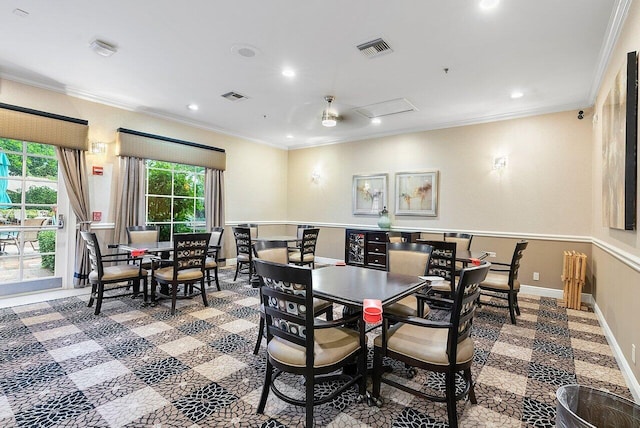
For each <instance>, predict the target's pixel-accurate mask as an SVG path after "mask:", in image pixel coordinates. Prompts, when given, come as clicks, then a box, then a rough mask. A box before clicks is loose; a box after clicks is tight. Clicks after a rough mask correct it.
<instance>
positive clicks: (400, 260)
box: [384, 242, 432, 317]
mask: <svg viewBox="0 0 640 428" xmlns="http://www.w3.org/2000/svg"><path fill="white" fill-rule="evenodd" d="M431 251H432V249H431V246H429V245H426V244H416V243H410V242H395V243H388V244H387V270H388V271H389V272H393V273H401V274H404V275H411V276H422V275H426V274H427V271H428V268H429V260H430V258H431ZM384 310H385V312H387V313H391V314H394V315H397V316H406V317H410V316H413V317H415V316H419V317H423V316H425V315H426V314H428V313H429V306H427V305H426V304H425V303H424V300H423V299H418V298H417V297H416V295H411V296H407V297H405V298H403V299H400V300H399V301H397V302H396V303H392V304H391V305H388V306H387V307H386V308H385V309H384Z"/></svg>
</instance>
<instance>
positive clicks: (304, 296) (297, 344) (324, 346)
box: [255, 259, 367, 427]
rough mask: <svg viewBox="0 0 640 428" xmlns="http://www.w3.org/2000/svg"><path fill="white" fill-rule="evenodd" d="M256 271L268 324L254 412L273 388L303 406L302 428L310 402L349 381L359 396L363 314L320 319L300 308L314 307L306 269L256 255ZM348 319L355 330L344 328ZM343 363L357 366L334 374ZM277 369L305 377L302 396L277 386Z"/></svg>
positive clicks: (363, 350)
mask: <svg viewBox="0 0 640 428" xmlns="http://www.w3.org/2000/svg"><path fill="white" fill-rule="evenodd" d="M255 269H256V273H257V274H258V276H259V277H260V280H261V281H262V285H261V287H260V292H261V294H262V300H263V301H264V302H265V303H264V310H265V320H266V325H267V367H266V370H265V380H264V385H263V388H262V395H261V396H260V402H259V403H258V413H264V409H265V406H266V404H267V398H268V396H269V392H270V391H273V393H274V394H275V395H276V396H277V397H278V398H280V399H281V400H283V401H285V402H287V403H289V404H293V405H296V406H302V407H304V408H305V412H306V418H305V420H306V424H305V426H307V427H312V426H313V410H314V406H316V405H319V404H323V403H326V402H329V401H331V400H333V399H335V398H336V397H338V396H339V395H340V394H342V393H343V392H344V391H346V390H347V389H348V388H351V387H352V386H353V385H357V386H358V393H359V394H360V397H362V398H364V394H365V393H366V391H365V384H366V355H367V347H366V341H365V334H364V325H363V320H362V316H360V315H356V316H353V317H349V318H341V319H340V320H336V321H322V322H319V321H318V320H317V319H316V318H315V317H314V314H313V313H312V312H311V311H307V310H305V309H306V308H310V307H312V305H313V293H312V292H311V289H312V270H311V269H307V268H304V267H300V266H292V265H283V264H280V263H273V262H269V261H266V260H261V259H256V260H255ZM347 323H355V324H356V325H357V329H353V328H348V327H345V324H347ZM347 364H356V365H357V368H358V370H357V373H356V374H355V375H348V374H344V372H343V373H342V374H335V373H334V372H337V371H338V370H339V369H340V368H344V367H345V366H346V365H347ZM282 373H291V374H294V375H300V376H302V377H303V378H304V395H303V396H302V397H300V396H298V395H296V394H291V393H289V391H283V390H282V389H279V387H278V383H276V382H275V381H276V379H277V378H278V377H279V376H280V375H281V374H282ZM332 373H333V375H330V374H332ZM321 375H329V376H327V377H324V376H321ZM335 379H341V380H342V382H339V383H338V382H332V383H329V384H328V385H329V386H328V388H331V387H332V386H331V385H333V386H334V389H333V390H331V392H329V393H326V391H323V394H322V395H321V396H316V395H315V394H314V389H315V386H316V385H318V384H320V383H324V382H326V381H332V380H335Z"/></svg>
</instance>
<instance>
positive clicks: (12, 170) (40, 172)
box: [0, 138, 61, 296]
mask: <svg viewBox="0 0 640 428" xmlns="http://www.w3.org/2000/svg"><path fill="white" fill-rule="evenodd" d="M58 185H59V184H58V161H57V159H56V155H55V147H54V146H51V145H47V144H38V143H30V142H24V141H17V140H11V139H5V138H0V296H2V295H8V294H16V293H24V292H29V291H35V290H41V289H48V288H58V287H60V286H61V279H60V278H59V277H57V276H56V272H55V264H56V263H55V259H56V239H57V234H58V229H57V213H56V210H57V206H58Z"/></svg>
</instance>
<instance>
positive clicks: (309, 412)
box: [304, 375, 314, 427]
mask: <svg viewBox="0 0 640 428" xmlns="http://www.w3.org/2000/svg"><path fill="white" fill-rule="evenodd" d="M304 386H305V388H304V389H305V401H306V406H305V407H306V409H305V411H306V416H307V417H306V422H307V423H306V425H305V426H307V427H312V426H313V386H314V381H313V375H311V376H308V377H307V376H305V385H304Z"/></svg>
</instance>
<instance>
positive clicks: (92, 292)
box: [87, 283, 98, 308]
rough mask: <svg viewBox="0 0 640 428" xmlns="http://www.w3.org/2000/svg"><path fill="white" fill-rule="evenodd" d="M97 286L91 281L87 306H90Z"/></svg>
mask: <svg viewBox="0 0 640 428" xmlns="http://www.w3.org/2000/svg"><path fill="white" fill-rule="evenodd" d="M97 287H98V285H97V284H95V283H93V284H91V295H90V296H89V303H87V307H88V308H90V307H91V306H93V301H94V300H95V295H96V292H97Z"/></svg>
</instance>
